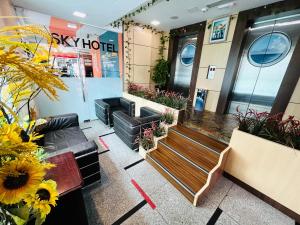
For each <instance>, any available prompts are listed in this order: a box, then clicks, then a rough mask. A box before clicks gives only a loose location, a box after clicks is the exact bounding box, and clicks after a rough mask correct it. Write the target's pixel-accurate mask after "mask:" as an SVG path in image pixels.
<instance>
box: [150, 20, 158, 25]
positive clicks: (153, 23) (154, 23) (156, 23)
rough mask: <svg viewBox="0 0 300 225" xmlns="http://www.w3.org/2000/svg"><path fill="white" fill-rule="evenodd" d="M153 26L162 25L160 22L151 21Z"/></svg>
mask: <svg viewBox="0 0 300 225" xmlns="http://www.w3.org/2000/svg"><path fill="white" fill-rule="evenodd" d="M151 24H152V25H153V26H158V25H159V24H160V22H159V21H158V20H152V21H151Z"/></svg>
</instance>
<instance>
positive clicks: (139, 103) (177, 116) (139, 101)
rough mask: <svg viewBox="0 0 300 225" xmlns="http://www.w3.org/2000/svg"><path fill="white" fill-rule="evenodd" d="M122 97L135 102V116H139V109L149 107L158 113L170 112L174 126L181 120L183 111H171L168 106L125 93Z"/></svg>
mask: <svg viewBox="0 0 300 225" xmlns="http://www.w3.org/2000/svg"><path fill="white" fill-rule="evenodd" d="M123 97H124V98H127V99H128V100H131V101H134V102H135V116H140V108H141V107H145V106H146V107H149V108H152V109H154V110H156V111H158V112H161V113H164V112H165V111H166V109H168V110H170V111H171V112H173V113H174V123H175V125H176V124H177V122H178V121H181V120H182V119H183V115H184V111H185V110H178V109H173V108H170V107H168V106H165V105H162V104H159V103H156V102H152V101H150V100H147V99H144V98H141V97H138V96H135V95H131V94H128V93H127V92H123Z"/></svg>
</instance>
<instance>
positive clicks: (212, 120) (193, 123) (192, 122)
mask: <svg viewBox="0 0 300 225" xmlns="http://www.w3.org/2000/svg"><path fill="white" fill-rule="evenodd" d="M183 124H184V125H185V126H186V127H189V128H191V129H193V130H197V131H199V132H200V133H204V134H206V135H208V136H210V137H212V138H216V139H218V140H220V141H223V142H225V143H229V140H230V137H231V135H232V131H233V129H234V128H235V127H237V123H236V121H235V120H234V118H233V116H232V115H230V114H227V115H217V114H215V113H213V112H209V111H204V112H198V111H195V110H193V109H190V110H187V111H186V113H185V119H184V123H183Z"/></svg>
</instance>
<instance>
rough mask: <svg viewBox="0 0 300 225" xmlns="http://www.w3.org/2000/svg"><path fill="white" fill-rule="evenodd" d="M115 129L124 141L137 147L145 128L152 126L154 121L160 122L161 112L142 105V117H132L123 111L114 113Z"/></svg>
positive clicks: (129, 145) (130, 146) (132, 146)
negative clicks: (138, 139)
mask: <svg viewBox="0 0 300 225" xmlns="http://www.w3.org/2000/svg"><path fill="white" fill-rule="evenodd" d="M113 117H114V130H115V133H116V135H118V136H119V137H120V138H121V139H122V141H123V142H124V143H125V144H126V145H127V146H128V147H129V148H131V149H137V148H138V147H139V143H137V141H136V140H137V138H138V137H140V135H141V134H142V132H143V130H144V129H145V128H149V127H151V124H152V122H155V123H156V124H157V125H158V124H159V123H160V119H161V114H160V113H159V112H157V111H155V110H153V109H151V108H149V107H141V109H140V117H131V116H129V115H127V114H126V113H124V112H122V111H116V112H114V113H113Z"/></svg>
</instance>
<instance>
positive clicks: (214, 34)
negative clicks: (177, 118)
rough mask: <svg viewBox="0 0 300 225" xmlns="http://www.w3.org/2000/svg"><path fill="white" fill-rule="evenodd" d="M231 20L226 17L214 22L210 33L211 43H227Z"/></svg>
mask: <svg viewBox="0 0 300 225" xmlns="http://www.w3.org/2000/svg"><path fill="white" fill-rule="evenodd" d="M229 20H230V18H229V17H224V18H221V19H217V20H214V21H213V23H212V26H211V33H210V43H215V42H222V41H226V38H227V33H228V28H229Z"/></svg>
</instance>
